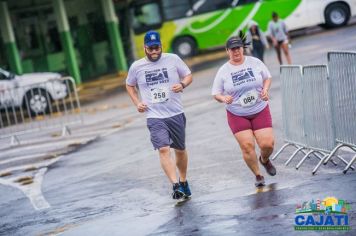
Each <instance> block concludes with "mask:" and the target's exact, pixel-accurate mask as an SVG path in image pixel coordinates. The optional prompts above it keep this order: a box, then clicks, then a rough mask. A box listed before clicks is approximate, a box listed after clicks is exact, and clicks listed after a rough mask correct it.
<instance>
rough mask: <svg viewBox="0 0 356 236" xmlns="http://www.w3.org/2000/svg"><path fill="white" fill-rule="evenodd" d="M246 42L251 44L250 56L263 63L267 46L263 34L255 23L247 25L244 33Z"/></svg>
mask: <svg viewBox="0 0 356 236" xmlns="http://www.w3.org/2000/svg"><path fill="white" fill-rule="evenodd" d="M246 41H247V42H250V43H251V45H250V50H251V54H252V56H254V57H257V58H258V59H260V60H261V61H262V62H263V55H264V51H265V48H266V49H268V48H269V45H268V42H267V39H266V36H265V34H264V33H263V32H262V30H261V29H260V27H259V26H258V24H257V23H256V22H255V21H251V22H250V23H249V27H248V30H247V33H246Z"/></svg>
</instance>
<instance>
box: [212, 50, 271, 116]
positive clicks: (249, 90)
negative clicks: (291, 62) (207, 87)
mask: <svg viewBox="0 0 356 236" xmlns="http://www.w3.org/2000/svg"><path fill="white" fill-rule="evenodd" d="M269 78H271V73H270V72H269V70H268V69H267V67H266V66H265V64H263V62H262V61H260V60H259V59H257V58H255V57H250V56H245V61H244V62H243V63H242V64H241V65H237V66H236V65H232V64H231V63H230V62H226V63H225V64H224V65H222V66H221V67H220V69H219V71H218V72H217V74H216V76H215V79H214V84H213V88H212V95H217V94H222V95H230V96H232V97H233V102H232V103H231V104H226V109H227V110H228V111H230V112H231V113H233V114H235V115H238V116H249V115H253V114H256V113H258V112H260V111H262V110H263V109H264V108H265V107H266V106H267V102H266V101H263V100H262V99H261V98H260V93H261V91H262V89H263V82H264V80H266V79H269ZM251 98H253V99H251Z"/></svg>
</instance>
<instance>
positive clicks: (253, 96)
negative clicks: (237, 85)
mask: <svg viewBox="0 0 356 236" xmlns="http://www.w3.org/2000/svg"><path fill="white" fill-rule="evenodd" d="M257 99H258V92H257V90H250V91H248V92H246V93H244V94H242V95H241V97H240V98H239V100H238V103H239V104H240V105H241V106H242V107H250V106H253V105H255V103H256V102H257Z"/></svg>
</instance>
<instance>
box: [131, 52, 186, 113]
mask: <svg viewBox="0 0 356 236" xmlns="http://www.w3.org/2000/svg"><path fill="white" fill-rule="evenodd" d="M189 74H191V71H190V69H189V68H188V66H187V65H186V64H185V63H184V62H183V60H182V59H180V58H179V57H178V56H177V55H175V54H171V53H162V56H161V58H160V59H159V60H158V61H156V62H151V61H149V60H148V59H147V58H146V57H145V58H142V59H140V60H137V61H135V62H134V63H133V64H132V65H131V67H130V69H129V72H128V75H127V78H126V84H128V85H130V86H136V85H138V88H139V90H140V95H141V98H142V102H143V103H145V104H146V105H147V107H148V108H147V111H146V117H147V118H168V117H172V116H175V115H178V114H180V113H183V106H182V102H181V97H180V96H181V94H180V93H175V92H173V91H172V86H173V85H174V84H179V82H180V81H181V79H183V78H184V77H186V76H187V75H189Z"/></svg>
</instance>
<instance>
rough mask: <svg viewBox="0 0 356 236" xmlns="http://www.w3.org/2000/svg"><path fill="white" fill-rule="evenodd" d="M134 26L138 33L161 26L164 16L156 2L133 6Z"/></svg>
mask: <svg viewBox="0 0 356 236" xmlns="http://www.w3.org/2000/svg"><path fill="white" fill-rule="evenodd" d="M131 16H132V26H133V29H134V32H135V33H136V34H140V33H143V32H145V31H147V30H150V29H157V28H160V27H161V25H162V16H161V13H160V10H159V5H158V3H156V2H149V3H147V4H141V5H136V6H133V7H132V8H131Z"/></svg>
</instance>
